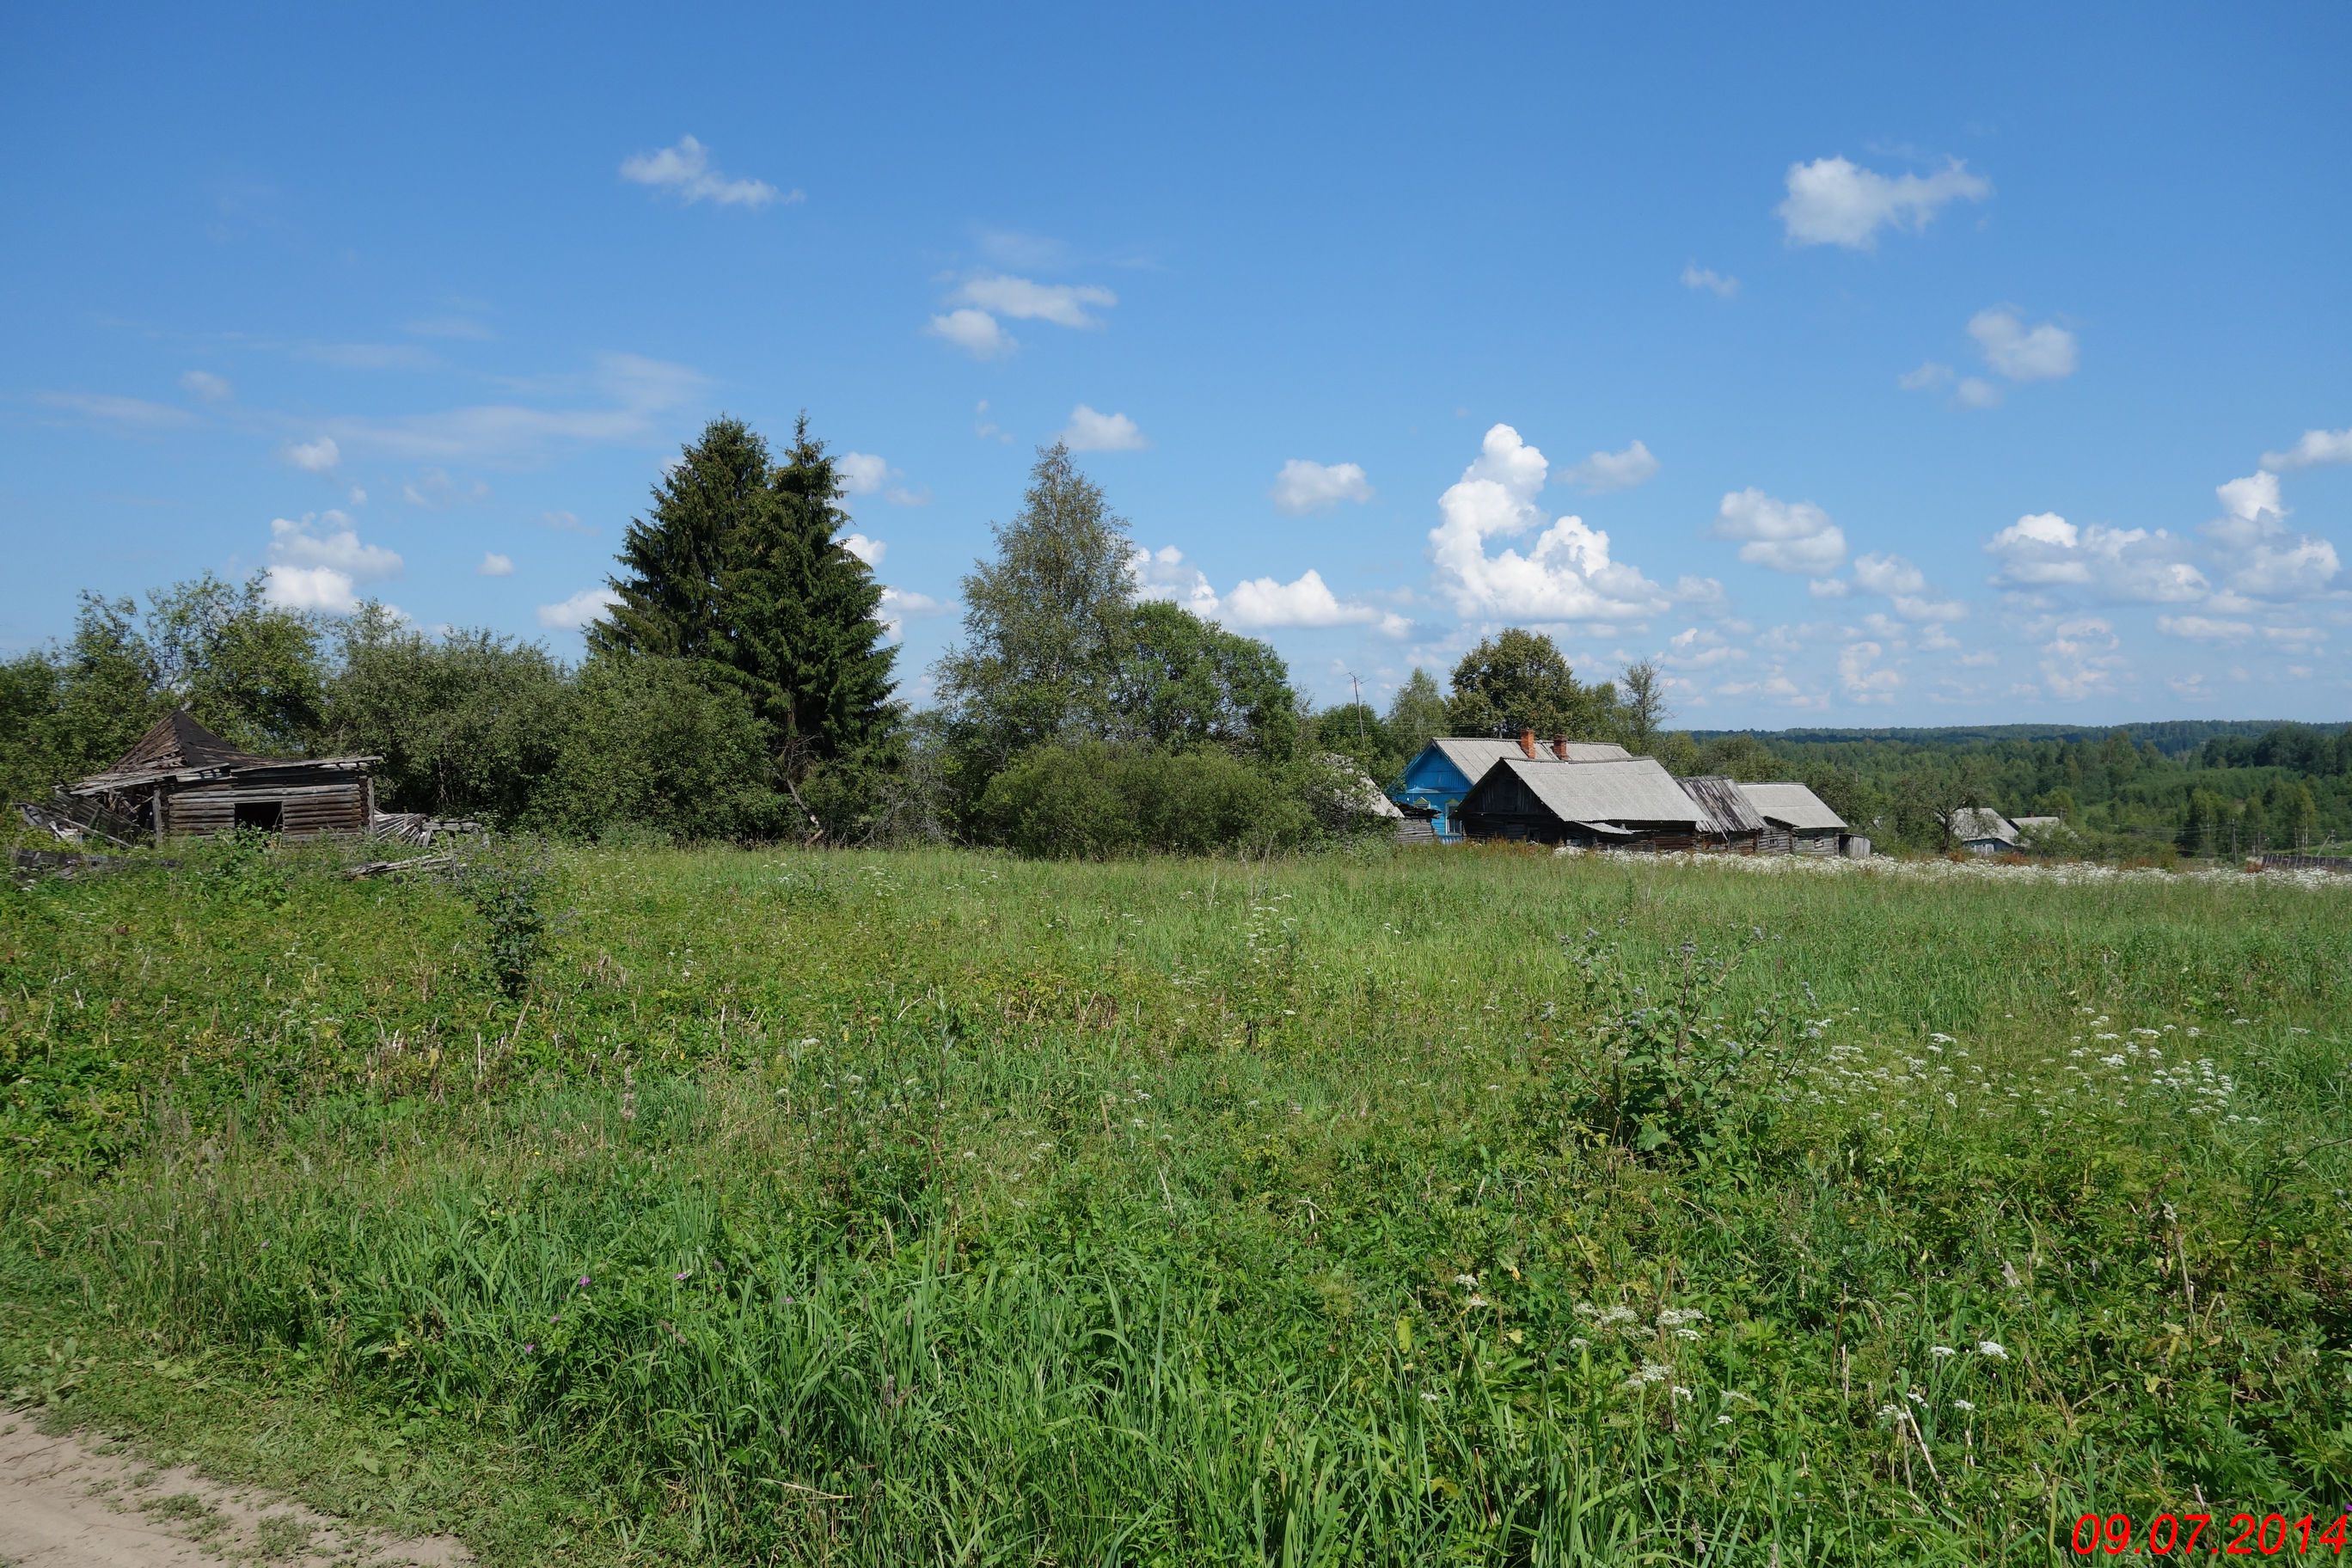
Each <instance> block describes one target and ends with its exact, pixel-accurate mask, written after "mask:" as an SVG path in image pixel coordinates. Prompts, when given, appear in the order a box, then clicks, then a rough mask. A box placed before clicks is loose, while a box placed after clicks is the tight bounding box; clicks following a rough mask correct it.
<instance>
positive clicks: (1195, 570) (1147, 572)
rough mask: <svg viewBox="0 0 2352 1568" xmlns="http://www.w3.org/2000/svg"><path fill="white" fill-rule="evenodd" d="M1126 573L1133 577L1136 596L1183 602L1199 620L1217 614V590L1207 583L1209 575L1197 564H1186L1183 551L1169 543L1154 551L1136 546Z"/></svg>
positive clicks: (1211, 618) (1181, 603)
mask: <svg viewBox="0 0 2352 1568" xmlns="http://www.w3.org/2000/svg"><path fill="white" fill-rule="evenodd" d="M1127 570H1128V574H1129V575H1130V576H1132V577H1133V578H1134V579H1135V592H1136V595H1137V597H1139V598H1144V599H1167V600H1170V601H1171V602H1172V603H1175V604H1179V605H1183V606H1184V607H1185V608H1186V609H1188V610H1190V611H1192V613H1193V614H1194V615H1196V616H1200V617H1201V618H1202V620H1214V619H1215V618H1216V616H1217V610H1218V605H1217V591H1216V590H1215V589H1214V588H1212V587H1210V586H1209V578H1208V574H1206V573H1204V572H1202V570H1201V569H1200V568H1199V567H1197V566H1192V565H1190V564H1188V563H1186V562H1185V560H1184V552H1182V551H1181V550H1179V549H1177V548H1176V547H1175V546H1174V545H1172V544H1171V545H1168V546H1166V547H1164V548H1162V549H1161V550H1160V551H1158V552H1152V551H1150V550H1145V549H1143V548H1142V547H1140V546H1138V547H1137V549H1136V552H1135V553H1134V554H1133V555H1131V556H1129V558H1128V562H1127Z"/></svg>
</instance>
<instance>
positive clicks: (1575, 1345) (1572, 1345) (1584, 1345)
mask: <svg viewBox="0 0 2352 1568" xmlns="http://www.w3.org/2000/svg"><path fill="white" fill-rule="evenodd" d="M1568 1348H1569V1349H1570V1350H1572V1351H1582V1350H1591V1348H1592V1342H1591V1340H1588V1339H1583V1338H1577V1339H1572V1340H1570V1341H1569V1342H1568Z"/></svg>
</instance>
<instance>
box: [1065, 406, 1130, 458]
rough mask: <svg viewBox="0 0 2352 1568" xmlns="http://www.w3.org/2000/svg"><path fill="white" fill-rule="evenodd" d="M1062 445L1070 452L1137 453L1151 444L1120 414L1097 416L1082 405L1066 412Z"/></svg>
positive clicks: (1126, 417)
mask: <svg viewBox="0 0 2352 1568" xmlns="http://www.w3.org/2000/svg"><path fill="white" fill-rule="evenodd" d="M1061 440H1062V444H1063V445H1064V446H1066V447H1069V449H1070V450H1071V451H1073V452H1139V451H1141V450H1143V448H1144V447H1149V446H1150V445H1151V443H1150V441H1148V440H1146V439H1144V436H1143V432H1142V431H1141V430H1139V429H1137V428H1136V425H1135V421H1134V420H1132V419H1129V417H1128V416H1126V415H1124V414H1097V413H1096V412H1095V411H1094V410H1093V409H1091V408H1089V407H1087V405H1085V404H1083V403H1081V404H1079V405H1077V406H1076V408H1073V409H1071V410H1070V422H1069V424H1068V425H1067V426H1065V427H1064V428H1063V431H1062V435H1061Z"/></svg>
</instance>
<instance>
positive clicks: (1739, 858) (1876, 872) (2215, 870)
mask: <svg viewBox="0 0 2352 1568" xmlns="http://www.w3.org/2000/svg"><path fill="white" fill-rule="evenodd" d="M1554 853H1555V854H1559V855H1569V856H1574V855H1581V854H1586V853H1596V854H1603V855H1617V854H1639V855H1640V856H1641V858H1642V860H1643V863H1644V864H1658V863H1662V862H1664V863H1672V864H1675V865H1683V866H1715V867H1720V868H1723V869H1725V870H1727V871H1744V872H1747V873H1748V874H1749V875H1751V876H1763V877H1898V878H1902V879H1906V880H1909V881H1920V882H2011V883H2049V882H2055V883H2058V884H2060V885H2062V886H2084V885H2103V884H2110V883H2116V882H2227V883H2229V884H2230V885H2231V886H2233V887H2241V888H2250V889H2273V888H2294V889H2302V890H2304V891H2306V892H2317V891H2334V892H2338V893H2340V892H2342V891H2344V890H2345V889H2352V879H2347V878H2344V877H2340V876H2337V875H2336V874H2335V873H2333V872H2329V871H2320V870H2283V869H2282V870H2270V871H2265V872H2263V874H2262V875H2261V876H2259V877H2250V876H2248V875H2246V874H2245V873H2244V872H2243V871H2241V870H2238V869H2237V868H2233V867H2209V868H2202V869H2199V870H2194V871H2163V870H2158V869H2156V868H2152V867H2134V868H2129V869H2126V868H2122V867H2117V866H2102V865H2097V864H2095V863H2094V862H2091V861H2087V860H2052V861H2043V862H2041V863H2039V864H2035V865H2029V866H2010V865H2003V864H2001V863H2000V862H1999V861H1996V860H1994V859H1992V858H1990V857H1983V858H1979V857H1974V856H1971V857H1970V858H1968V859H1967V860H1946V859H1941V858H1937V859H1928V860H1900V859H1895V858H1892V857H1888V856H1873V857H1872V858H1869V859H1867V860H1848V859H1846V858H1843V857H1842V856H1835V855H1720V854H1716V855H1708V854H1692V853H1688V852H1680V851H1678V852H1675V853H1672V854H1653V853H1651V852H1649V851H1647V850H1598V851H1585V850H1580V849H1577V848H1574V847H1567V846H1563V847H1560V848H1559V849H1558V850H1555V851H1554Z"/></svg>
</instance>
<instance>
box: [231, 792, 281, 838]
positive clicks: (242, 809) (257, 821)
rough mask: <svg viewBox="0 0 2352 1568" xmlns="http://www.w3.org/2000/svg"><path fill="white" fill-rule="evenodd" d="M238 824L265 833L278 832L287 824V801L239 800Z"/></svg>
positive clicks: (237, 810) (237, 805)
mask: <svg viewBox="0 0 2352 1568" xmlns="http://www.w3.org/2000/svg"><path fill="white" fill-rule="evenodd" d="M236 825H237V826H239V827H251V828H256V829H257V830H259V831H260V832H263V833H276V832H278V830H279V829H280V828H282V827H283V826H285V825H286V803H285V802H283V801H277V800H241V801H238V802H237V803H236Z"/></svg>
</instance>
